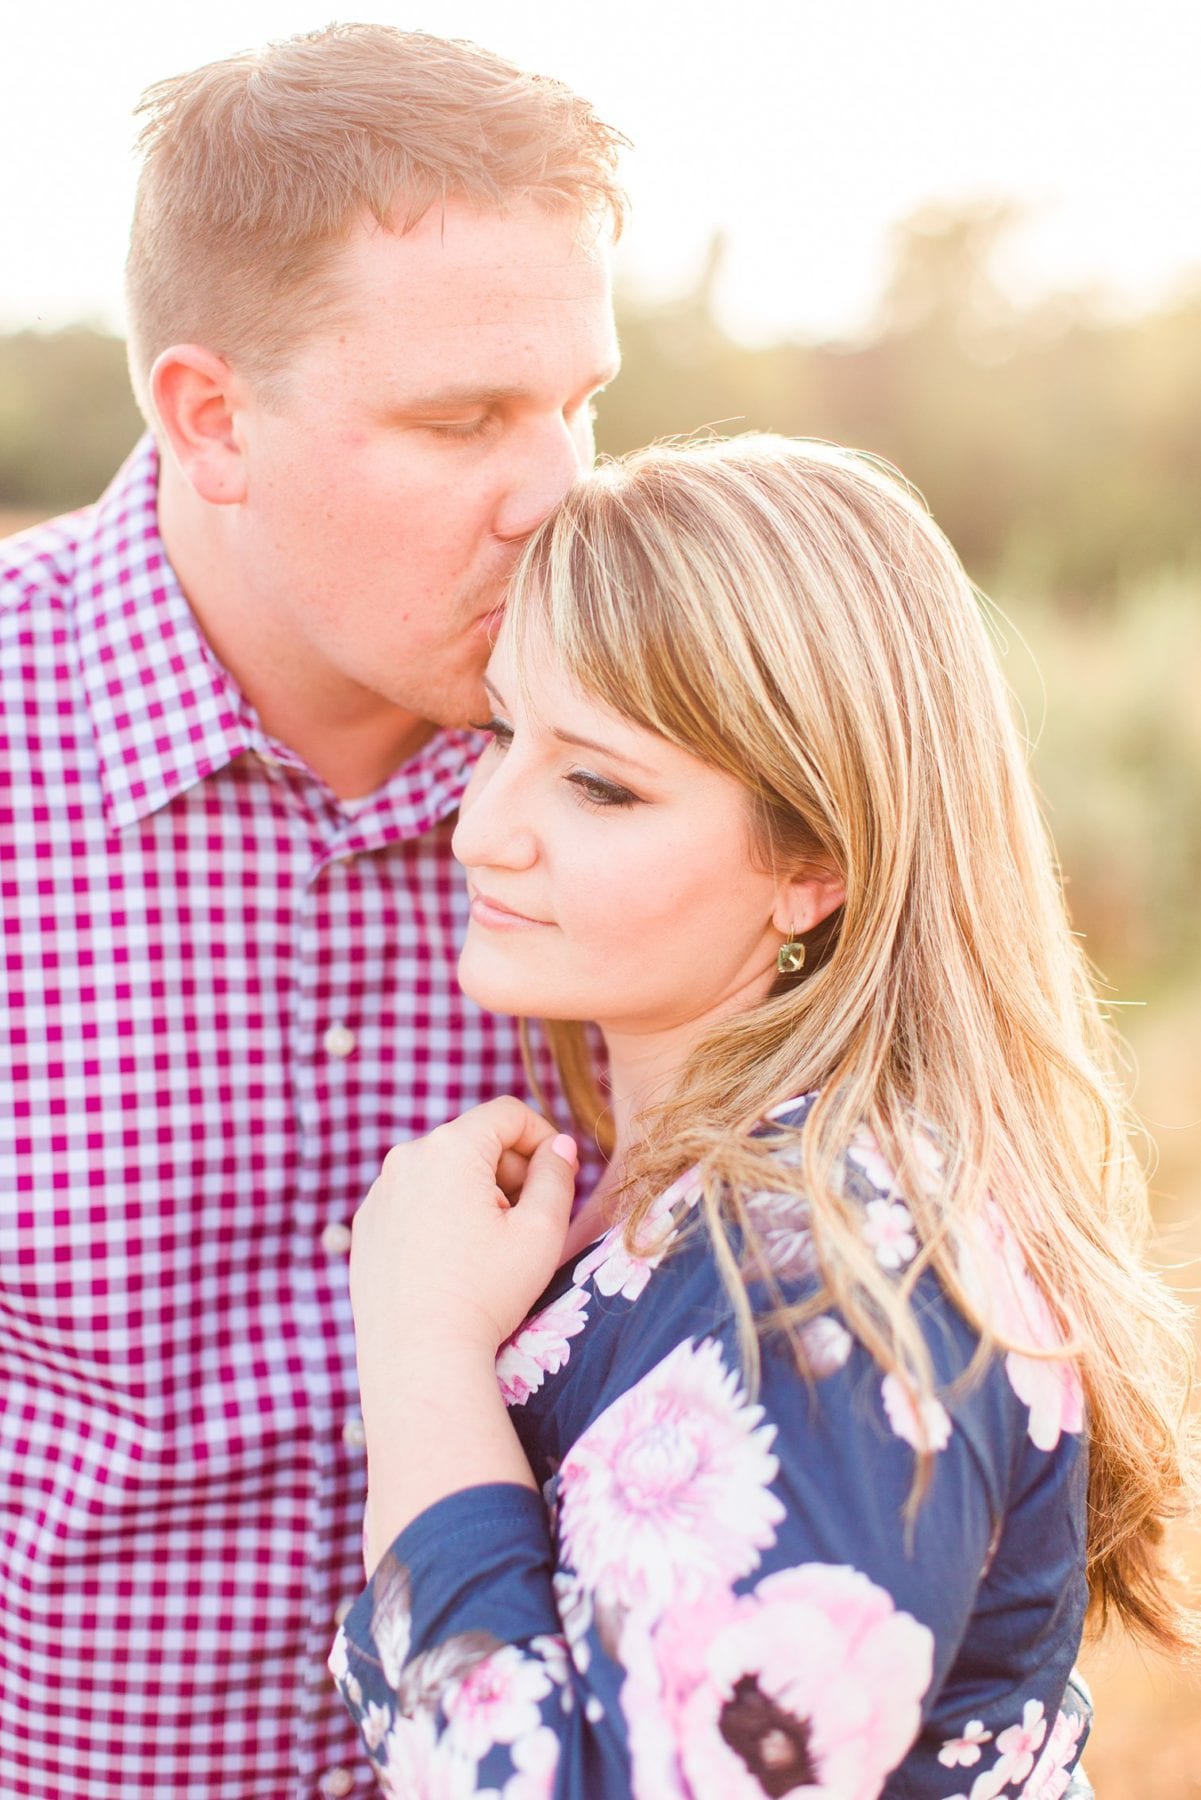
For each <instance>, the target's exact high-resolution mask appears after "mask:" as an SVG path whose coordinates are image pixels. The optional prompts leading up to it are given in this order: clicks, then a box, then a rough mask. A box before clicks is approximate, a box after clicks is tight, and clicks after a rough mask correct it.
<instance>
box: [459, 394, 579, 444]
mask: <svg viewBox="0 0 1201 1800" xmlns="http://www.w3.org/2000/svg"><path fill="white" fill-rule="evenodd" d="M583 411H584V414H585V416H586V418H587V420H588V423H589V424H590V425H595V424H596V419H597V412H596V405H595V403H594V402H593V401H591V400H590V401H588V403H587V405H586V406H585V407H584V408H583ZM491 423H492V414H491V413H485V414H484V416H483V418H482V419H471V420H469V421H468V422H467V423H466V424H457V423H455V421H454V420H451V419H447V420H445V421H443V420H441V419H435V420H433V421H432V422H431V423H430V424H428V425H427V426H426V427H425V429H426V430H427V431H432V432H433V434H434V436H435V437H447V438H459V439H461V440H464V441H467V442H470V440H471V439H472V438H477V437H483V435H484V433H485V432H486V431H487V429H488V427H489V425H491Z"/></svg>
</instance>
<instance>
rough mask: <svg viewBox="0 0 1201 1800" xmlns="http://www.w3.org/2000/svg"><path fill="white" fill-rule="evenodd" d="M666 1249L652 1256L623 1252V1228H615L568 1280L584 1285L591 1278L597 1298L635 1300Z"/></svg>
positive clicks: (665, 1247)
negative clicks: (605, 1296) (616, 1296)
mask: <svg viewBox="0 0 1201 1800" xmlns="http://www.w3.org/2000/svg"><path fill="white" fill-rule="evenodd" d="M666 1249H667V1245H666V1243H665V1244H663V1245H662V1246H661V1247H660V1248H659V1250H658V1251H657V1252H656V1253H655V1254H653V1255H651V1256H635V1255H634V1254H633V1253H632V1252H631V1251H630V1250H628V1249H627V1248H626V1245H625V1242H624V1240H623V1230H622V1227H621V1226H620V1225H615V1226H614V1227H613V1229H612V1230H611V1231H607V1232H606V1233H605V1235H604V1237H603V1238H602V1239H601V1241H600V1243H599V1244H595V1245H593V1247H592V1249H591V1250H590V1251H589V1252H588V1254H587V1256H585V1257H583V1258H582V1259H581V1260H580V1261H579V1262H578V1263H577V1264H576V1266H575V1268H574V1269H573V1270H572V1274H571V1278H572V1280H573V1281H577V1282H583V1281H587V1280H588V1278H589V1276H591V1277H592V1279H593V1285H594V1286H595V1288H596V1290H597V1292H598V1293H599V1294H620V1295H621V1297H622V1299H623V1300H637V1298H638V1296H639V1294H640V1293H641V1292H642V1290H643V1288H644V1287H645V1286H646V1284H647V1282H648V1281H649V1280H650V1278H651V1275H652V1274H653V1272H654V1270H655V1269H656V1268H657V1267H658V1265H659V1263H660V1262H661V1261H662V1259H663V1253H664V1251H665V1250H666Z"/></svg>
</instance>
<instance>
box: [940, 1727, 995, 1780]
mask: <svg viewBox="0 0 1201 1800" xmlns="http://www.w3.org/2000/svg"><path fill="white" fill-rule="evenodd" d="M991 1742H992V1732H991V1731H985V1729H984V1720H983V1719H969V1720H968V1722H967V1724H966V1725H965V1726H964V1728H963V1735H962V1737H957V1738H948V1739H947V1740H946V1742H945V1743H944V1745H943V1747H942V1749H941V1750H940V1751H939V1753H938V1760H939V1762H940V1763H941V1764H942V1766H943V1768H944V1769H960V1768H962V1769H970V1768H972V1767H973V1765H974V1764H975V1763H978V1762H979V1761H980V1752H981V1749H982V1748H983V1746H984V1745H985V1744H991Z"/></svg>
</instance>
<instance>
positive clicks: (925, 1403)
mask: <svg viewBox="0 0 1201 1800" xmlns="http://www.w3.org/2000/svg"><path fill="white" fill-rule="evenodd" d="M880 1398H881V1399H882V1400H883V1402H884V1411H885V1412H886V1413H887V1415H888V1423H889V1424H890V1425H891V1426H892V1428H893V1430H894V1431H895V1432H896V1434H897V1436H898V1437H899V1438H904V1440H905V1442H906V1443H907V1444H910V1445H912V1447H913V1448H914V1449H915V1450H921V1451H926V1450H931V1451H933V1450H945V1449H946V1447H947V1445H948V1444H949V1443H950V1441H951V1417H950V1414H949V1413H948V1412H947V1409H946V1407H945V1406H944V1405H943V1404H942V1402H941V1400H936V1399H935V1398H934V1396H933V1394H930V1395H928V1396H927V1397H926V1398H925V1399H924V1400H922V1401H921V1403H920V1405H919V1404H918V1403H917V1402H915V1401H914V1399H913V1397H912V1395H911V1394H910V1393H909V1390H908V1389H907V1388H906V1386H905V1384H904V1382H903V1381H901V1380H900V1378H899V1377H898V1376H896V1375H886V1376H885V1377H884V1379H883V1381H882V1382H881V1383H880Z"/></svg>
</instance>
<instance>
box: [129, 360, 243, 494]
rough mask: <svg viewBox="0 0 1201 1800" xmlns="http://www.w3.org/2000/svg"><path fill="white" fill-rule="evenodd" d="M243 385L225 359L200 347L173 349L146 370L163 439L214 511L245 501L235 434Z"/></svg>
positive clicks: (240, 461)
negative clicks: (235, 421)
mask: <svg viewBox="0 0 1201 1800" xmlns="http://www.w3.org/2000/svg"><path fill="white" fill-rule="evenodd" d="M241 386H242V384H241V382H240V381H239V379H238V377H237V376H236V375H235V374H234V371H233V370H232V369H231V368H230V366H229V364H228V363H227V362H226V361H225V360H224V358H223V357H220V356H217V355H216V354H215V353H214V352H213V351H212V350H206V349H205V348H204V347H203V345H201V344H173V345H172V346H171V348H170V349H169V350H164V351H163V352H162V354H161V355H160V356H158V357H156V358H155V362H154V367H153V368H152V369H151V371H150V393H151V397H152V399H153V401H154V410H155V412H156V413H157V414H158V418H159V423H160V425H161V426H162V430H163V435H164V436H165V437H166V439H167V442H168V443H169V444H170V446H171V450H172V453H173V455H174V457H175V460H176V462H177V463H178V464H179V467H180V469H181V470H182V472H183V475H184V477H185V479H186V480H187V481H188V482H190V484H191V486H192V487H193V488H194V489H195V490H196V492H197V493H198V494H199V496H200V498H201V499H202V500H207V501H208V502H209V503H210V505H213V506H232V505H235V504H236V503H237V502H238V501H240V500H244V499H245V497H246V467H245V459H244V457H243V455H242V451H241V448H240V446H239V444H238V441H237V435H236V433H235V431H234V415H235V412H236V410H237V407H238V404H239V401H240V398H241Z"/></svg>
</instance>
